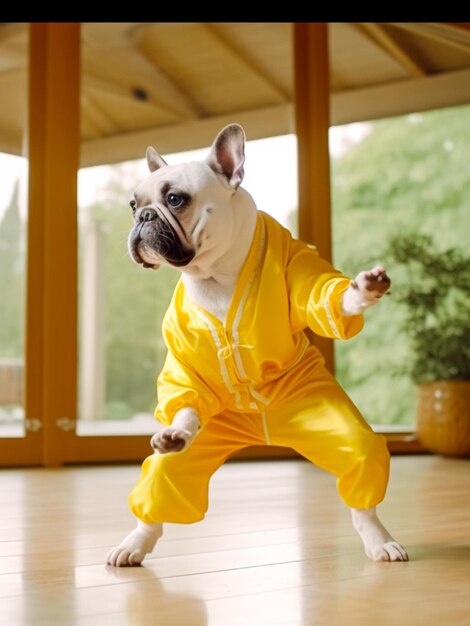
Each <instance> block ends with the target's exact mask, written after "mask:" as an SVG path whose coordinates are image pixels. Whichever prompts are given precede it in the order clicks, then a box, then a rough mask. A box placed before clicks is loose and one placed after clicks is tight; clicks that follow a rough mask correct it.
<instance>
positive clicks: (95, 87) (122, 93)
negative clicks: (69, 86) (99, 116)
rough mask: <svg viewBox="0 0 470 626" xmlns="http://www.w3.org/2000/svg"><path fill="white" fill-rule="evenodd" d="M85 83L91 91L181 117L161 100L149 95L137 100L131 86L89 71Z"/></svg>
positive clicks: (84, 76) (84, 77) (84, 78)
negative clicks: (157, 100)
mask: <svg viewBox="0 0 470 626" xmlns="http://www.w3.org/2000/svg"><path fill="white" fill-rule="evenodd" d="M83 84H84V86H85V88H86V89H88V90H90V91H95V92H97V93H101V94H103V95H107V96H113V97H115V98H119V99H121V100H126V101H127V102H133V103H134V104H147V105H150V106H152V107H153V108H154V109H155V110H156V111H158V112H159V113H164V114H165V115H167V116H170V117H173V118H176V119H178V117H179V116H178V114H177V112H176V111H174V110H172V109H169V108H167V107H166V106H164V105H162V104H160V103H159V102H156V101H155V99H154V98H152V97H148V98H147V99H145V100H137V99H136V98H135V97H134V95H133V93H132V90H131V88H128V87H124V86H123V85H119V84H117V83H114V82H111V81H109V80H104V79H103V78H99V77H97V76H93V75H91V74H89V73H88V72H87V73H86V74H84V75H83Z"/></svg>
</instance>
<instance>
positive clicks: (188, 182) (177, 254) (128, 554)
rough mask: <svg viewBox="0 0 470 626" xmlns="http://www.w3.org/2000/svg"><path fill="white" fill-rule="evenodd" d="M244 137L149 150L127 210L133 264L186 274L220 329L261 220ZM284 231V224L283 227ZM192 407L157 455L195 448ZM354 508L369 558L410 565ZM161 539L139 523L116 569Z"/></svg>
mask: <svg viewBox="0 0 470 626" xmlns="http://www.w3.org/2000/svg"><path fill="white" fill-rule="evenodd" d="M244 146H245V134H244V131H243V129H242V128H241V127H240V126H239V125H237V124H231V125H229V126H227V127H225V128H224V129H223V130H222V131H221V132H220V133H219V134H218V136H217V137H216V139H215V141H214V143H213V145H212V148H211V150H210V153H209V156H208V157H207V159H206V160H204V161H201V162H191V163H184V164H179V165H168V164H167V163H166V162H165V161H164V159H163V158H162V157H161V156H160V155H159V154H158V153H157V152H156V150H154V149H153V148H148V149H147V162H148V166H149V169H150V175H149V176H148V178H146V179H145V180H144V181H142V182H141V183H140V184H139V185H138V186H137V188H136V190H135V192H134V194H133V197H132V200H131V202H130V206H131V208H132V213H133V219H134V225H133V227H132V229H131V231H130V234H129V239H128V247H129V253H130V256H131V257H132V259H133V260H134V261H135V262H136V263H138V264H141V265H142V266H143V267H145V268H152V269H158V268H159V267H160V265H161V264H167V265H170V266H173V267H176V268H178V269H179V270H181V273H182V282H183V285H184V289H185V291H186V293H187V294H188V296H189V300H190V301H191V302H192V303H194V306H198V307H201V308H202V309H203V310H204V311H207V312H209V314H210V315H212V316H213V317H214V318H216V319H217V320H220V321H221V322H222V323H223V324H224V323H225V321H226V318H227V314H228V312H229V308H230V304H231V301H232V298H233V295H234V290H235V289H236V285H237V281H238V279H239V276H240V273H241V271H242V268H243V266H244V263H245V261H246V259H247V256H248V255H249V252H250V248H251V246H252V242H253V240H254V237H255V230H256V225H257V220H258V210H257V208H256V205H255V202H254V201H253V199H252V197H251V196H250V194H249V193H248V192H247V191H246V190H245V189H243V187H241V186H240V184H241V182H242V180H243V176H244V160H245V157H244ZM279 228H280V227H279ZM390 284H391V281H390V279H389V277H388V276H387V274H386V271H385V269H384V268H383V267H382V266H376V267H373V268H371V269H370V270H367V271H362V272H360V273H359V274H358V275H357V276H356V277H355V279H354V280H352V281H350V283H349V286H348V287H347V289H346V290H345V291H344V293H343V294H342V298H341V315H343V316H344V317H351V316H358V315H361V314H362V313H363V312H364V311H365V310H366V309H367V308H369V307H370V306H372V305H374V304H376V303H377V302H378V301H379V300H380V298H381V297H382V296H383V295H384V294H385V293H386V292H387V291H388V290H389V288H390ZM201 426H202V427H203V424H201V419H200V415H199V414H198V411H197V410H196V408H195V407H192V406H184V407H182V408H180V409H179V410H178V411H177V412H176V414H175V415H174V416H173V418H172V421H171V423H170V424H167V425H164V426H162V427H161V428H160V430H159V431H158V432H157V433H156V434H155V435H154V436H153V437H152V439H151V445H152V447H153V449H154V450H155V454H156V455H169V454H172V455H183V456H181V459H182V461H183V457H184V451H188V450H189V448H190V447H191V446H197V445H198V442H197V437H198V433H199V432H201ZM350 508H351V513H352V522H353V526H354V528H355V529H356V531H357V532H358V534H359V536H360V538H361V539H362V542H363V544H364V549H365V552H366V554H367V556H369V557H370V558H371V559H373V560H384V561H406V560H407V559H408V556H407V553H406V551H405V549H404V548H403V547H402V546H401V545H400V544H399V543H398V542H396V541H395V540H394V539H393V537H392V536H391V535H390V534H389V532H388V531H387V530H386V529H385V528H384V526H383V525H382V523H381V522H380V520H379V518H378V516H377V512H376V508H375V506H373V507H370V508H353V507H350ZM161 535H162V524H161V523H148V522H145V521H143V520H142V519H139V518H137V528H135V529H134V530H133V531H132V532H131V533H130V534H129V535H128V536H127V537H126V538H125V539H124V540H123V541H122V542H121V543H120V544H119V545H118V546H117V547H115V548H113V549H112V550H111V551H110V552H109V554H108V557H107V563H108V564H109V565H111V566H118V567H121V566H133V565H140V564H141V562H142V561H143V559H144V557H145V556H146V554H148V553H150V552H152V550H153V549H154V547H155V544H156V542H157V540H158V538H159V537H160V536H161Z"/></svg>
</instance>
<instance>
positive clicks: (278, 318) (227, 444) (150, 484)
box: [129, 212, 389, 523]
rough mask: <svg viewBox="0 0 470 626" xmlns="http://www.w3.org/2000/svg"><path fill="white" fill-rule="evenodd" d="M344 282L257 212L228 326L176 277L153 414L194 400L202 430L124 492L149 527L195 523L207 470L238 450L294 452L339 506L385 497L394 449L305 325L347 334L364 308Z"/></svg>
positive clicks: (167, 420) (149, 465) (166, 417)
mask: <svg viewBox="0 0 470 626" xmlns="http://www.w3.org/2000/svg"><path fill="white" fill-rule="evenodd" d="M350 282H351V281H350V279H348V278H347V277H345V276H343V275H342V274H341V273H340V272H338V271H337V270H335V269H334V268H333V267H332V266H331V265H330V264H329V263H327V262H326V261H324V260H323V259H321V258H320V257H319V255H318V253H317V251H316V249H315V248H314V247H311V246H308V245H307V244H305V243H303V242H301V241H298V240H295V239H293V238H292V236H291V234H290V233H289V231H288V230H286V229H285V228H283V227H282V226H281V225H280V224H278V223H277V222H276V221H275V220H274V219H273V218H271V217H270V216H268V215H267V214H265V213H261V212H259V214H258V220H257V226H256V231H255V235H254V239H253V243H252V245H251V248H250V251H249V254H248V257H247V259H246V261H245V264H244V266H243V268H242V271H241V273H240V277H239V280H238V282H237V285H236V288H235V291H234V295H233V298H232V301H231V304H230V307H229V310H228V314H227V319H226V322H225V324H223V323H222V322H221V321H220V320H218V319H217V318H216V317H214V316H213V315H211V314H210V313H209V312H208V311H206V310H205V309H203V308H202V307H200V306H198V305H197V304H195V303H194V302H191V301H190V299H189V296H188V294H187V293H186V291H185V288H184V285H183V283H182V281H181V280H180V282H179V283H178V285H177V286H176V289H175V293H174V295H173V299H172V302H171V304H170V307H169V309H168V311H167V313H166V315H165V319H164V321H163V334H164V338H165V342H166V344H167V347H168V354H167V358H166V362H165V365H164V368H163V370H162V372H161V374H160V376H159V378H158V406H157V408H156V411H155V416H156V418H157V419H158V420H159V421H160V422H161V423H163V424H165V425H169V424H171V422H172V420H173V417H174V415H175V413H176V412H177V411H178V410H179V409H181V408H183V407H192V408H194V409H195V410H196V411H197V413H198V415H199V419H200V421H201V424H202V427H201V429H200V431H199V433H198V435H197V436H196V438H195V440H194V441H193V443H192V445H191V446H189V448H188V449H187V450H185V451H183V452H179V453H175V454H165V455H161V454H159V453H155V454H153V455H151V456H149V457H148V458H147V459H146V460H145V461H144V463H143V466H142V474H141V477H140V479H139V481H138V483H137V485H136V487H135V488H134V489H133V491H132V492H131V494H130V496H129V505H130V508H131V510H132V512H133V513H134V515H135V516H136V517H138V518H139V519H141V520H142V521H143V522H146V523H157V522H179V523H191V522H196V521H199V520H201V519H202V518H203V517H204V514H205V512H206V510H207V506H208V486H209V480H210V477H211V476H212V474H213V473H214V472H215V471H216V470H217V469H218V468H219V467H220V466H221V465H222V464H223V463H224V461H225V460H226V459H227V458H228V457H230V456H232V455H233V454H234V453H236V452H237V451H238V450H240V449H241V448H244V447H246V446H251V445H263V444H264V445H279V446H288V447H292V448H293V449H295V450H296V451H297V452H299V453H300V454H301V455H303V456H304V457H306V458H307V459H309V460H310V461H312V462H313V463H315V464H316V465H317V466H319V467H321V468H323V469H325V470H327V471H329V472H331V473H333V474H334V475H335V476H337V487H338V491H339V494H340V496H341V497H342V498H343V500H344V501H345V503H346V504H347V505H348V506H350V507H354V508H370V507H372V506H375V505H376V504H378V503H379V502H380V501H381V500H382V499H383V497H384V495H385V490H386V487H387V482H388V471H389V453H388V450H387V446H386V441H385V438H384V437H383V436H382V435H378V434H375V433H374V432H373V431H372V429H371V428H370V426H369V425H368V424H367V423H366V422H365V420H364V418H363V417H362V416H361V414H360V413H359V411H358V409H357V408H356V407H355V405H354V404H353V403H352V401H351V400H350V399H349V397H348V396H347V395H346V393H345V392H344V391H343V390H342V388H341V387H340V386H339V384H338V383H337V382H336V380H335V379H334V378H333V377H332V376H331V375H330V374H329V373H328V371H327V370H326V368H325V365H324V359H323V357H322V356H321V354H320V352H319V351H318V349H317V348H316V347H314V346H312V345H310V343H309V341H308V339H307V337H306V335H305V333H304V332H303V331H304V329H305V328H306V327H310V328H311V329H312V330H313V331H314V332H315V333H317V334H318V335H322V336H324V337H333V338H337V339H349V338H350V337H353V336H354V335H356V334H357V333H358V332H359V331H360V330H361V328H362V326H363V323H364V320H363V316H362V315H357V316H352V317H346V316H343V315H342V313H341V308H340V302H341V295H342V293H343V292H344V291H345V290H346V289H347V288H348V286H349V284H350Z"/></svg>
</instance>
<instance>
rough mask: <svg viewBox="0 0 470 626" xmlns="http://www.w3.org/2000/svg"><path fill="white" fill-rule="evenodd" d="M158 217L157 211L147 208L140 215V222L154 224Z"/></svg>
mask: <svg viewBox="0 0 470 626" xmlns="http://www.w3.org/2000/svg"><path fill="white" fill-rule="evenodd" d="M156 217H157V212H156V211H155V209H151V208H146V209H142V211H141V212H140V215H139V222H152V221H153V220H154V219H156Z"/></svg>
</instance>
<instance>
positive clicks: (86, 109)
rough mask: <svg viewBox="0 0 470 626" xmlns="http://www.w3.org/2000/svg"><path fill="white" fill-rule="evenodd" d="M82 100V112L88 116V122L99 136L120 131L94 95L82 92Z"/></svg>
mask: <svg viewBox="0 0 470 626" xmlns="http://www.w3.org/2000/svg"><path fill="white" fill-rule="evenodd" d="M80 100H81V104H82V107H83V108H82V114H83V115H85V116H86V118H87V122H88V123H89V124H90V125H91V126H92V128H93V130H94V132H95V133H96V135H97V136H98V137H100V136H103V135H105V136H107V135H112V134H113V133H115V132H117V131H118V128H117V127H116V125H115V124H114V123H113V122H112V121H111V120H110V119H109V117H108V116H107V115H106V113H105V112H104V111H103V110H102V108H101V107H100V106H99V104H98V103H97V102H96V100H95V99H94V98H93V96H91V95H87V94H84V93H82V94H81V97H80Z"/></svg>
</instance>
